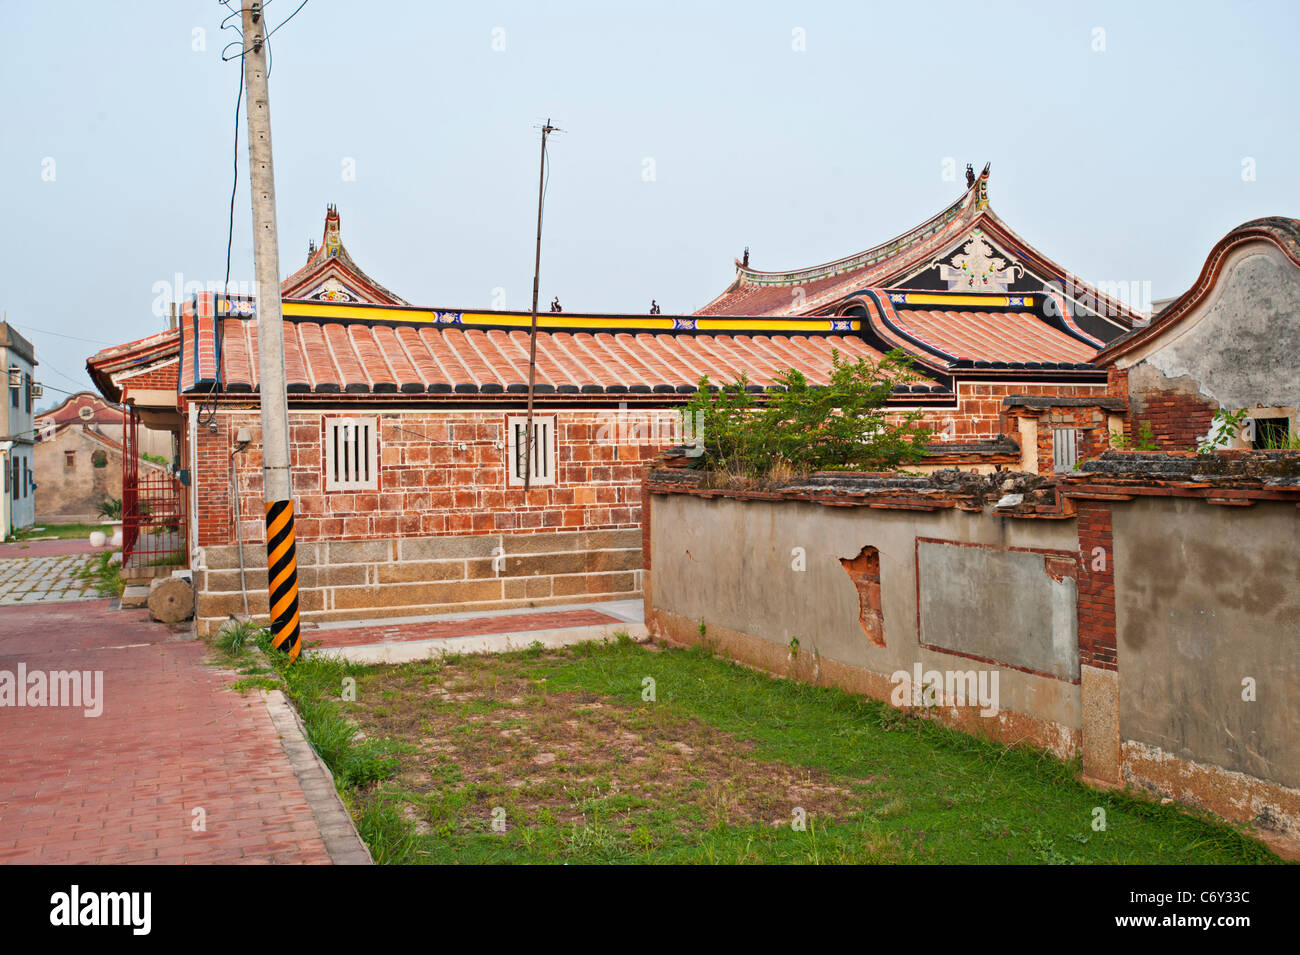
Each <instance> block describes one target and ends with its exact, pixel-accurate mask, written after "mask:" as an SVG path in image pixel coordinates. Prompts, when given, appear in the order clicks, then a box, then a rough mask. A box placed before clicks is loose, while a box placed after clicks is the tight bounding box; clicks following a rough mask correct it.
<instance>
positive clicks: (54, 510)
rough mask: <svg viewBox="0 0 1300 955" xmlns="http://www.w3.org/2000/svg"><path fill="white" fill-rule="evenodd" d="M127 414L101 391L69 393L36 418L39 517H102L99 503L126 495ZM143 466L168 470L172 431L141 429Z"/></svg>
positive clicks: (54, 520)
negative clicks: (98, 392) (125, 445)
mask: <svg viewBox="0 0 1300 955" xmlns="http://www.w3.org/2000/svg"><path fill="white" fill-rule="evenodd" d="M126 427H127V415H126V413H125V412H123V411H122V409H121V408H119V407H118V406H116V405H113V404H109V403H108V402H107V401H105V400H104V399H103V398H100V397H99V396H98V395H93V394H91V393H90V392H86V391H83V392H81V393H79V394H75V395H69V396H68V397H67V398H65V399H64V400H63V401H62V402H61V403H60V404H58V405H56V406H55V407H54V408H51V409H50V410H49V411H46V412H43V413H42V414H40V415H39V416H38V417H37V418H36V420H35V430H36V439H37V443H36V446H35V448H34V449H33V455H34V458H35V462H36V465H35V466H36V473H37V475H38V476H39V478H40V481H39V484H40V486H39V488H38V489H37V491H36V497H35V508H36V520H37V521H38V522H40V523H46V524H69V523H83V522H90V521H97V520H99V519H100V512H99V507H100V505H101V504H102V503H104V502H105V501H108V500H110V499H119V500H120V499H121V497H122V474H123V471H124V468H123V461H122V452H123V446H122V441H123V439H124V437H125V433H126ZM138 448H139V454H140V455H141V456H144V455H148V456H149V458H151V459H152V460H148V459H146V460H145V461H144V462H142V464H141V467H144V468H148V469H152V470H153V471H155V472H156V471H158V470H162V471H164V472H165V471H166V466H167V462H170V461H171V460H172V458H173V456H174V449H173V448H172V436H171V434H170V433H169V432H166V431H152V430H147V429H143V428H142V429H140V432H139V440H138Z"/></svg>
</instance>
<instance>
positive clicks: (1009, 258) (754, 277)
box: [698, 164, 1146, 341]
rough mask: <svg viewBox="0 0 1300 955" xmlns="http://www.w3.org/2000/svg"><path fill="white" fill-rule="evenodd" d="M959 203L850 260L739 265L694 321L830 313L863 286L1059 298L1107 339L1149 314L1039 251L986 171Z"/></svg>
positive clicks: (970, 173) (970, 175) (971, 181)
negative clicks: (777, 266) (995, 194)
mask: <svg viewBox="0 0 1300 955" xmlns="http://www.w3.org/2000/svg"><path fill="white" fill-rule="evenodd" d="M966 181H967V187H966V190H965V192H963V193H962V195H961V196H960V197H958V199H957V200H956V201H955V202H953V203H952V204H951V205H949V206H948V207H947V208H946V209H944V210H943V211H942V212H939V213H938V214H936V215H934V216H931V217H930V218H929V219H927V220H925V221H924V222H922V223H921V224H920V225H919V226H916V227H915V228H914V229H911V230H910V231H908V232H905V233H904V234H902V235H900V236H898V237H896V238H894V239H891V240H890V241H888V242H885V243H883V244H881V245H877V246H873V247H872V248H870V249H867V250H866V251H863V252H859V253H857V254H855V255H850V256H846V257H845V258H842V259H836V260H834V261H832V262H826V263H823V264H822V265H815V266H811V267H808V268H802V269H793V270H789V271H785V272H762V271H759V270H758V269H754V268H752V267H750V265H749V263H748V260H746V261H744V262H742V261H740V260H737V261H736V278H735V281H733V282H732V284H731V285H730V286H729V287H728V288H727V289H726V291H724V292H723V293H722V294H721V295H719V296H718V297H717V298H715V299H714V300H713V301H711V302H709V303H708V304H707V305H705V306H704V307H703V308H701V309H700V310H699V313H698V314H700V315H819V314H833V313H835V312H836V311H838V310H840V309H841V308H842V307H843V305H844V303H845V302H847V301H848V300H849V299H850V298H851V297H852V296H853V295H855V294H857V293H858V292H860V291H861V290H862V289H864V288H886V289H910V290H926V291H940V290H946V291H967V292H993V293H1007V294H1010V293H1016V292H1020V293H1039V294H1040V295H1041V294H1045V293H1047V292H1056V293H1058V294H1061V295H1062V297H1063V298H1064V299H1065V302H1066V304H1067V305H1068V307H1069V308H1070V311H1071V313H1072V314H1073V316H1074V317H1075V319H1076V320H1077V321H1078V322H1079V324H1080V325H1082V326H1083V327H1084V328H1085V330H1086V331H1087V333H1088V334H1089V335H1092V336H1095V337H1097V338H1099V339H1101V340H1103V341H1109V340H1111V339H1114V338H1116V337H1118V336H1119V335H1122V334H1124V333H1126V332H1127V331H1128V330H1129V329H1130V328H1132V327H1133V325H1134V324H1135V323H1138V322H1140V321H1143V320H1144V319H1145V318H1146V316H1145V315H1144V314H1143V313H1141V312H1138V311H1136V310H1135V309H1132V308H1130V307H1129V306H1127V305H1125V304H1124V303H1123V302H1121V301H1119V300H1118V299H1116V298H1115V297H1113V296H1110V295H1106V294H1104V293H1102V292H1100V291H1099V290H1098V289H1097V288H1096V287H1095V286H1092V285H1090V284H1088V283H1086V282H1082V281H1081V280H1079V279H1078V278H1077V277H1076V276H1074V275H1073V274H1072V273H1070V272H1067V271H1066V270H1065V269H1063V268H1061V267H1060V266H1059V265H1057V264H1056V263H1055V262H1053V261H1052V260H1051V259H1049V258H1047V256H1045V255H1043V254H1042V253H1040V252H1038V251H1037V250H1036V249H1034V248H1033V247H1032V246H1030V245H1029V243H1027V242H1025V241H1024V240H1023V239H1022V238H1020V237H1019V236H1018V235H1017V234H1016V233H1015V232H1014V231H1012V229H1011V228H1010V227H1008V226H1007V225H1006V223H1004V222H1003V221H1002V220H1001V219H1000V218H998V216H997V214H996V213H995V212H994V211H993V209H992V207H991V206H990V205H989V196H988V182H989V166H988V165H987V164H986V165H985V166H984V169H983V171H982V172H981V173H980V174H979V175H978V176H977V175H975V173H974V170H973V169H968V170H967V176H966Z"/></svg>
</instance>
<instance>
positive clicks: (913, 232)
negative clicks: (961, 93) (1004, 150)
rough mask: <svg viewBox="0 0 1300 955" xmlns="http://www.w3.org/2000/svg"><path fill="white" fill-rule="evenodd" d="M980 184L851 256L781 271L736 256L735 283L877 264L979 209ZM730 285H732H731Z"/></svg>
mask: <svg viewBox="0 0 1300 955" xmlns="http://www.w3.org/2000/svg"><path fill="white" fill-rule="evenodd" d="M984 175H985V176H987V171H986V172H985V174H984ZM980 185H981V179H976V180H975V182H974V183H972V184H971V185H970V186H969V187H968V188H967V189H966V191H965V192H963V193H962V194H961V195H960V196H959V197H958V198H957V200H956V201H955V202H952V203H949V204H948V205H947V206H945V207H944V208H943V209H942V210H941V211H940V212H938V213H936V214H935V215H932V216H931V217H930V218H928V219H926V220H925V221H924V222H922V223H921V224H920V225H918V226H913V227H912V228H911V229H908V230H907V231H906V232H904V233H902V234H900V235H897V236H895V237H894V238H892V239H889V240H888V241H885V242H881V243H880V244H879V245H874V246H872V247H871V248H869V249H864V250H863V251H861V252H856V253H854V254H853V255H846V256H844V257H843V258H839V259H834V260H832V261H830V262H823V263H821V264H820V265H810V266H806V267H804V268H801V269H786V270H783V271H775V272H765V271H761V270H759V269H751V268H749V267H748V266H746V265H744V264H743V263H741V261H740V260H739V259H737V260H736V271H737V276H736V280H737V281H736V284H737V285H739V284H745V281H744V280H745V279H747V278H749V279H755V280H762V279H766V280H767V281H755V282H753V283H752V284H759V285H766V284H777V285H784V284H788V283H790V282H795V281H799V280H805V279H813V280H816V279H820V278H827V277H829V276H831V275H835V274H837V273H839V272H846V271H851V270H853V269H857V268H861V267H863V266H865V265H873V264H879V263H880V262H883V261H884V260H885V258H889V257H892V256H894V255H897V254H898V253H900V252H903V251H905V250H906V249H908V248H910V247H911V246H913V245H914V244H916V242H917V241H918V240H919V239H922V238H926V237H928V236H929V235H931V234H933V232H934V231H935V229H936V228H937V226H939V225H946V224H947V223H949V222H951V221H952V220H953V219H955V218H956V217H957V216H958V215H959V214H960V213H963V212H968V211H969V210H971V209H978V207H979V206H980V204H979V203H978V202H976V197H977V195H978V193H979V190H980ZM733 288H735V286H734V285H733ZM728 291H731V289H728ZM725 294H727V293H726V292H724V293H723V295H725ZM721 297H722V296H721V295H720V296H718V298H721ZM716 300H717V299H714V301H716ZM710 304H712V303H710Z"/></svg>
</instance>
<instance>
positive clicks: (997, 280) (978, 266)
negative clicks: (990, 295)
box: [926, 228, 1025, 292]
mask: <svg viewBox="0 0 1300 955" xmlns="http://www.w3.org/2000/svg"><path fill="white" fill-rule="evenodd" d="M967 238H968V241H967V242H966V243H965V244H964V245H962V246H961V249H960V251H958V252H956V253H955V254H952V255H951V256H949V257H947V261H946V262H945V261H943V259H944V258H945V256H942V255H940V256H936V257H935V258H933V259H931V260H930V264H929V265H927V266H926V269H931V268H938V270H939V278H940V279H941V280H942V281H944V282H946V283H948V291H950V292H958V291H961V292H1007V291H1010V289H1011V286H1012V283H1014V282H1015V280H1016V279H1017V278H1018V277H1020V276H1021V275H1024V273H1025V269H1024V266H1022V265H1021V264H1020V263H1019V262H1018V261H1017V260H1016V259H1015V257H1014V256H1011V255H1009V254H1008V256H1007V258H1006V259H1004V258H1002V257H1001V256H1000V255H998V254H997V253H998V252H999V251H1001V250H1000V249H995V248H994V247H993V245H992V244H990V242H989V240H988V239H987V238H986V237H985V235H984V232H983V230H982V229H978V228H976V229H972V230H971V232H970V235H969V236H968V237H967Z"/></svg>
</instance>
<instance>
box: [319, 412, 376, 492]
mask: <svg viewBox="0 0 1300 955" xmlns="http://www.w3.org/2000/svg"><path fill="white" fill-rule="evenodd" d="M323 457H324V460H325V490H327V491H362V490H373V489H375V488H378V487H379V429H378V422H377V420H376V419H375V418H326V419H325V454H324V455H323Z"/></svg>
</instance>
